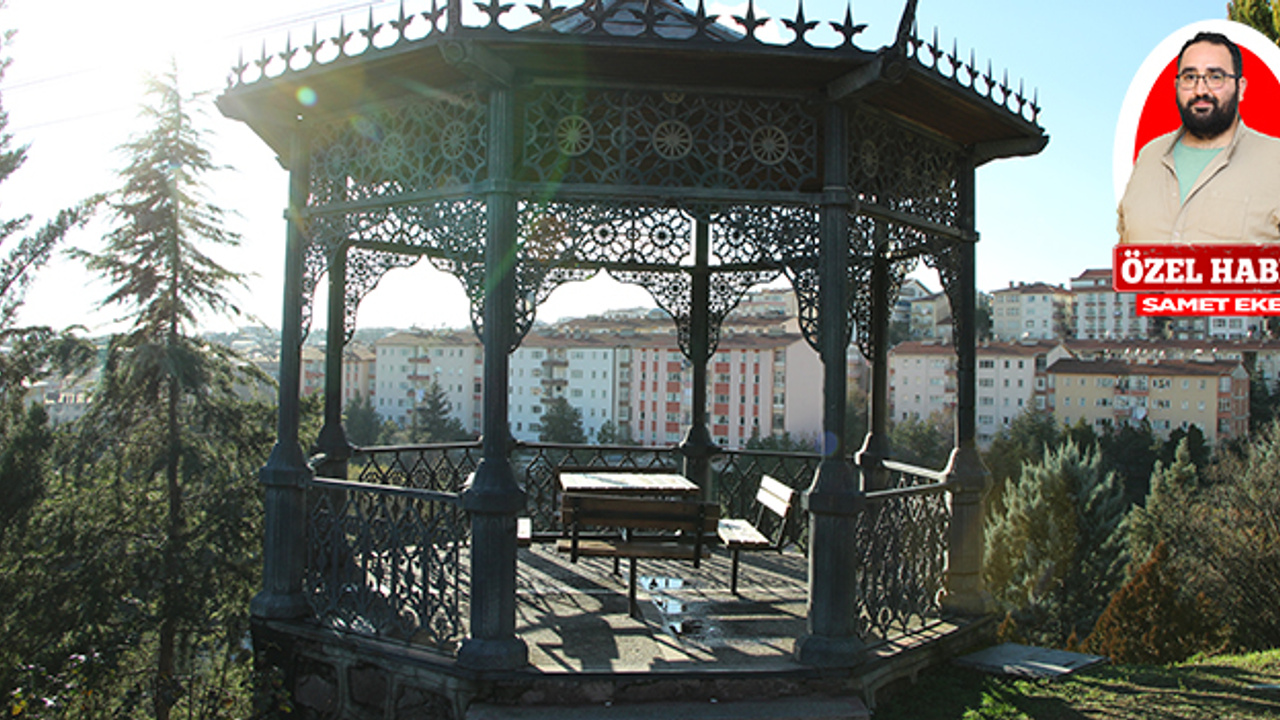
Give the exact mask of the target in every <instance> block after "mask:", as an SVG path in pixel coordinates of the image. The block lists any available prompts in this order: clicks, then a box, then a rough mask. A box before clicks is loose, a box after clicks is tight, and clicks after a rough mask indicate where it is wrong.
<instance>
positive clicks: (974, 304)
mask: <svg viewBox="0 0 1280 720" xmlns="http://www.w3.org/2000/svg"><path fill="white" fill-rule="evenodd" d="M958 184H959V187H958V195H959V209H960V218H959V220H960V228H961V229H962V230H963V231H965V233H966V234H967V235H969V236H970V237H971V238H973V240H974V241H976V239H977V233H976V231H975V226H974V196H975V182H974V164H973V161H972V159H971V158H970V159H967V160H966V161H965V162H964V163H963V165H962V167H961V168H960V172H959V178H958ZM974 241H961V243H962V244H961V245H960V248H959V250H960V252H959V268H958V272H957V273H956V282H957V283H958V284H959V287H958V288H957V289H956V290H955V291H953V292H952V293H950V294H951V295H952V297H955V298H957V299H958V301H959V303H958V304H959V307H958V308H954V310H953V312H952V316H953V317H954V318H955V319H956V323H957V327H956V365H957V375H958V378H957V387H956V395H957V397H956V448H955V450H953V451H952V452H951V460H950V462H949V463H948V464H947V476H948V481H949V482H952V483H954V484H955V485H956V488H955V490H953V491H952V492H951V526H950V529H949V530H948V536H947V576H946V581H945V582H946V588H945V593H944V595H943V600H942V604H943V607H944V608H945V609H947V610H948V611H950V612H954V613H959V614H965V615H980V614H985V613H987V612H990V611H991V607H992V605H991V596H990V595H989V594H988V593H987V591H986V587H985V586H984V584H983V581H982V554H983V538H982V522H983V510H984V505H985V500H986V496H987V493H988V492H989V491H990V489H991V474H990V473H989V472H987V468H986V466H985V465H983V463H982V456H981V455H980V454H979V453H978V443H977V424H976V417H975V412H976V410H977V350H976V346H977V323H976V320H977V312H978V295H977V289H976V288H975V286H974V284H975V279H974V265H975V250H976V242H974Z"/></svg>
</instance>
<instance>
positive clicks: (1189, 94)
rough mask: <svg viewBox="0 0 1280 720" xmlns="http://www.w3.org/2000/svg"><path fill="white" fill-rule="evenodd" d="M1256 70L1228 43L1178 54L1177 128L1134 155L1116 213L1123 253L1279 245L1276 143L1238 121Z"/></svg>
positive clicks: (1194, 40)
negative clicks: (1140, 247) (1164, 247)
mask: <svg viewBox="0 0 1280 720" xmlns="http://www.w3.org/2000/svg"><path fill="white" fill-rule="evenodd" d="M1250 70H1251V68H1249V67H1246V66H1245V64H1244V58H1243V57H1242V53H1241V51H1240V48H1239V46H1237V45H1236V43H1234V42H1232V41H1231V39H1230V38H1228V37H1227V36H1226V35H1225V34H1223V33H1220V32H1210V31H1202V32H1199V33H1197V34H1195V35H1194V36H1192V37H1190V38H1189V39H1187V40H1186V42H1185V44H1183V45H1182V48H1181V51H1180V52H1179V54H1178V60H1177V70H1176V74H1175V75H1174V78H1173V86H1174V87H1173V88H1172V90H1173V93H1172V101H1173V102H1175V103H1176V104H1177V110H1178V116H1179V118H1180V120H1181V126H1180V127H1178V128H1177V129H1176V130H1174V131H1172V132H1169V133H1167V134H1165V135H1162V136H1160V137H1157V138H1155V139H1154V140H1152V141H1150V142H1149V143H1147V144H1146V145H1145V146H1144V147H1143V148H1142V150H1141V151H1140V152H1139V153H1138V158H1137V161H1136V163H1135V164H1134V166H1133V172H1132V174H1131V175H1130V177H1129V182H1128V184H1127V186H1126V187H1125V192H1124V195H1123V197H1122V198H1121V200H1120V205H1119V210H1118V214H1119V217H1118V222H1117V229H1118V231H1119V234H1120V242H1121V243H1125V244H1135V243H1136V244H1163V243H1179V244H1221V243H1275V242H1280V139H1276V138H1273V137H1270V136H1267V135H1264V134H1262V133H1260V132H1258V131H1256V130H1254V129H1253V128H1250V127H1249V126H1248V125H1246V124H1245V123H1244V121H1243V120H1242V119H1241V116H1240V102H1241V100H1242V99H1243V98H1244V96H1245V93H1246V91H1247V90H1248V85H1249V81H1248V73H1249V72H1250ZM1255 71H1256V72H1267V70H1266V68H1265V67H1260V68H1256V69H1255Z"/></svg>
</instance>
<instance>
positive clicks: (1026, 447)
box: [982, 408, 1059, 497]
mask: <svg viewBox="0 0 1280 720" xmlns="http://www.w3.org/2000/svg"><path fill="white" fill-rule="evenodd" d="M1058 441H1059V438H1058V426H1057V423H1056V422H1055V421H1054V419H1053V415H1052V414H1050V413H1047V412H1040V411H1036V410H1032V409H1030V408H1028V409H1027V410H1025V411H1023V412H1022V413H1020V414H1019V415H1018V416H1017V417H1015V418H1014V419H1013V422H1011V423H1009V425H1008V427H1005V428H1002V429H1001V430H1000V432H998V433H996V436H995V438H993V439H992V441H991V446H990V447H989V448H987V451H986V452H985V453H983V456H982V459H983V462H985V463H986V465H987V469H988V470H989V471H991V479H992V481H993V482H994V483H995V494H996V496H997V497H998V496H999V494H1000V493H1001V492H1002V488H1003V487H1004V485H1005V484H1006V483H1008V482H1009V481H1010V480H1013V479H1014V478H1017V477H1018V476H1019V475H1021V474H1022V468H1023V466H1024V465H1028V464H1032V463H1038V462H1040V461H1041V460H1042V459H1043V458H1044V453H1045V450H1047V449H1050V448H1053V447H1056V446H1057V444H1058Z"/></svg>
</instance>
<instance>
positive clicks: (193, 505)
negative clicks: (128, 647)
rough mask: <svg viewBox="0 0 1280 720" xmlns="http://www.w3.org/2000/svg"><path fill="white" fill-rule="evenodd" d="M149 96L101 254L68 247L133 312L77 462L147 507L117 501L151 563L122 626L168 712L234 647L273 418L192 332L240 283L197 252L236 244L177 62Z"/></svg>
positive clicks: (240, 369)
mask: <svg viewBox="0 0 1280 720" xmlns="http://www.w3.org/2000/svg"><path fill="white" fill-rule="evenodd" d="M147 92H148V97H149V99H150V104H148V105H146V106H145V107H144V108H143V118H144V120H145V121H146V122H147V123H148V124H149V126H148V128H147V129H146V131H145V132H143V133H142V134H140V135H137V136H135V137H134V138H133V139H132V140H130V141H129V142H127V143H126V144H125V145H123V146H122V150H123V151H124V152H125V153H126V154H127V156H128V163H127V165H126V167H125V168H124V169H123V170H122V171H121V173H120V175H121V178H122V180H123V186H122V187H121V188H120V189H119V190H118V191H117V192H116V193H115V194H113V195H112V198H111V208H112V210H113V211H114V217H115V221H116V223H115V226H114V229H112V230H111V232H110V233H109V234H108V235H107V236H106V238H105V241H106V244H105V248H104V250H103V251H102V252H101V253H90V252H86V251H77V252H76V253H75V254H76V256H78V257H79V258H81V259H82V260H83V261H84V262H85V264H86V265H87V267H88V268H89V269H91V270H94V271H97V272H99V273H101V274H102V275H103V276H105V277H106V278H107V280H108V281H109V282H111V283H112V284H113V286H114V287H113V289H112V291H111V292H110V294H109V295H108V296H107V298H106V299H105V300H104V301H103V305H119V306H123V307H124V308H125V309H126V313H127V317H129V318H130V319H131V320H132V326H131V328H130V330H129V332H127V333H125V334H123V335H119V336H116V337H114V338H112V340H111V343H110V345H109V347H108V349H107V357H106V365H105V368H104V370H103V377H102V381H101V383H100V386H99V388H98V390H97V392H96V394H95V397H94V402H93V404H92V405H91V410H90V412H89V414H88V415H87V416H86V418H85V419H84V423H83V427H82V436H81V438H80V441H79V449H80V450H81V452H82V455H81V458H82V460H83V461H84V464H82V465H80V466H79V467H80V469H81V471H82V472H88V473H92V474H93V476H94V477H95V478H96V479H98V480H102V479H103V478H104V477H107V478H109V479H110V481H111V482H112V483H115V484H118V485H125V486H128V487H129V496H128V497H129V500H131V501H132V502H135V503H136V502H141V503H145V504H146V505H147V509H146V510H144V511H142V512H137V509H136V508H131V507H128V506H127V505H121V506H120V511H121V512H124V513H128V514H129V515H128V518H129V521H130V522H131V523H136V524H134V525H133V531H134V532H138V533H142V534H143V537H144V538H147V541H146V542H143V543H142V545H143V546H142V547H138V548H131V549H129V552H131V553H133V554H134V555H135V556H143V557H149V559H150V560H151V561H152V562H153V563H154V566H153V567H151V568H149V569H148V571H146V572H145V573H144V574H143V575H142V577H140V578H132V581H133V583H135V586H134V587H132V588H131V590H130V592H131V594H132V595H133V598H134V601H135V602H136V603H137V605H136V607H137V608H138V609H139V610H141V611H142V613H143V616H142V618H141V619H140V622H139V623H138V624H136V625H135V626H134V630H135V632H137V633H139V634H141V635H142V636H143V637H147V638H151V637H154V640H153V644H152V641H148V642H146V643H139V644H138V645H137V646H135V647H134V648H133V649H134V650H143V652H144V653H145V655H146V657H145V658H140V657H131V658H130V660H131V661H132V662H139V661H141V662H143V663H145V665H144V667H147V668H148V670H147V674H148V675H150V681H149V682H147V683H140V684H138V685H137V686H136V687H138V688H140V690H139V692H141V693H142V694H144V695H146V696H148V701H149V702H150V704H151V706H152V707H153V710H154V713H155V716H156V717H157V718H159V719H160V720H166V719H167V718H168V717H169V715H170V712H171V710H172V709H173V708H174V707H175V705H176V704H177V703H179V702H180V701H183V702H187V703H195V702H197V701H203V699H204V698H203V697H197V694H196V693H195V690H196V688H195V687H194V686H193V684H192V683H193V682H194V679H195V678H196V677H198V674H199V672H200V667H199V665H200V663H202V662H206V661H208V660H209V659H210V658H211V657H215V658H216V657H219V653H223V657H227V654H228V653H233V652H235V648H236V647H237V645H238V643H239V641H240V637H239V636H238V635H237V633H243V630H244V628H243V626H242V624H237V623H235V622H228V618H227V617H225V616H224V613H225V612H226V607H225V606H223V605H221V604H220V603H221V602H226V603H228V604H230V603H234V604H235V608H234V611H233V612H239V610H240V608H241V607H244V605H240V603H241V602H242V601H243V602H245V603H246V604H247V596H246V597H243V598H241V597H239V594H244V592H243V591H244V590H245V589H246V588H245V586H244V583H242V582H236V581H244V580H251V576H252V571H251V570H249V569H247V568H248V567H251V566H252V565H251V562H252V559H251V557H249V555H250V552H251V550H250V549H251V548H252V546H253V545H252V543H253V542H255V540H253V539H251V537H245V533H246V527H245V524H244V523H245V521H246V520H248V519H249V518H251V517H252V516H253V513H252V512H250V510H249V509H248V508H249V507H255V506H256V503H255V502H254V499H255V498H254V492H253V488H252V485H251V480H249V478H251V477H252V469H253V468H256V467H258V466H260V465H261V461H262V456H263V455H264V454H265V450H266V449H267V447H269V441H270V438H269V437H266V436H265V435H266V433H264V432H263V429H264V428H269V427H270V422H269V420H267V417H266V416H263V415H262V414H260V412H259V409H255V408H252V407H250V406H246V405H245V404H244V403H242V402H241V401H239V400H238V398H237V397H236V395H235V392H234V386H235V384H236V383H237V382H242V381H248V380H249V379H250V377H251V376H254V375H255V373H254V371H253V370H252V366H249V365H248V364H247V363H242V362H240V361H238V359H237V358H235V356H234V355H233V354H232V353H231V352H230V351H229V350H227V349H226V348H223V347H218V346H212V345H209V344H207V343H205V342H203V341H202V340H200V339H199V338H197V337H196V336H194V335H193V330H194V328H193V326H194V325H195V323H196V321H197V319H198V317H199V316H200V315H201V314H203V313H228V312H230V313H236V314H238V310H237V308H236V307H235V306H234V305H233V304H232V303H231V302H230V301H228V299H227V297H226V295H225V291H226V288H227V286H228V285H230V284H235V283H239V282H241V276H240V275H239V274H238V273H235V272H232V271H230V270H228V269H226V268H224V267H222V266H221V265H219V264H218V263H217V262H216V261H215V260H213V259H212V258H211V257H210V256H209V255H207V254H206V253H205V250H204V248H205V247H206V246H214V245H234V244H237V243H238V241H239V238H238V237H237V236H236V235H235V234H234V233H231V232H229V231H228V230H227V229H225V227H224V226H223V220H224V217H225V212H224V211H223V210H222V209H220V208H218V207H217V206H215V205H212V204H210V203H209V202H207V201H206V200H205V199H204V198H203V195H202V193H203V189H204V188H203V185H202V179H203V177H204V176H205V175H206V174H207V173H209V172H211V171H214V170H217V169H219V168H218V166H216V165H215V164H214V163H213V161H212V159H211V156H210V154H209V151H208V149H207V148H206V147H205V145H204V138H203V136H202V134H201V132H200V131H199V130H198V129H197V127H196V124H195V122H194V121H193V116H192V114H191V113H192V108H193V107H194V101H195V98H191V97H187V96H184V95H183V94H182V93H181V91H180V89H179V86H178V80H177V75H176V71H175V70H170V71H169V72H168V73H167V74H166V75H164V76H162V77H158V78H153V79H152V80H151V81H150V82H149V84H148V88H147ZM259 378H260V375H259V376H257V377H256V378H255V379H259ZM264 421H265V422H264ZM246 486H248V487H246ZM155 500H159V501H160V503H159V504H158V507H159V508H161V510H160V511H159V512H153V509H154V508H155V507H157V505H156V504H155V503H154V501H155ZM255 534H256V533H255ZM241 542H245V543H246V544H245V545H240V544H239V543H241ZM218 571H221V572H222V573H224V574H223V575H222V576H221V577H219V576H218V575H217V574H216V573H217V572H218ZM250 587H251V586H250ZM228 593H230V596H228ZM144 648H145V649H144ZM215 648H218V649H217V650H215ZM205 709H207V708H205Z"/></svg>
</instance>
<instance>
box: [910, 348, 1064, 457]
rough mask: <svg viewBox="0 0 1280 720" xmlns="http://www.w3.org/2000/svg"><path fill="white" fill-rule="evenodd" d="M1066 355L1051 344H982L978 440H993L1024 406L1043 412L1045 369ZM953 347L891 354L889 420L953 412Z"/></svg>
mask: <svg viewBox="0 0 1280 720" xmlns="http://www.w3.org/2000/svg"><path fill="white" fill-rule="evenodd" d="M1059 354H1060V355H1065V354H1066V352H1065V351H1062V350H1057V349H1055V345H1054V344H1053V343H1049V342H1034V343H998V342H993V343H984V344H982V345H980V346H978V347H977V348H976V355H977V362H978V367H977V372H976V376H977V389H976V390H977V392H976V401H977V412H976V420H977V428H976V430H977V440H978V442H979V443H982V444H984V445H985V444H986V443H989V442H991V440H992V439H993V438H994V437H995V435H996V433H998V432H999V431H1000V430H1001V429H1002V428H1004V427H1007V426H1008V425H1009V423H1011V422H1013V419H1014V418H1016V417H1017V416H1018V415H1019V414H1021V413H1023V412H1025V411H1026V410H1027V409H1028V408H1035V409H1037V410H1043V409H1044V408H1045V393H1046V385H1045V367H1046V365H1047V363H1048V362H1049V359H1050V358H1054V357H1056V356H1057V355H1059ZM957 380H958V377H957V372H956V355H955V348H953V347H951V346H950V345H946V344H942V343H934V342H906V343H900V344H899V345H898V346H897V347H895V348H893V350H891V351H889V397H890V404H891V414H890V417H891V418H892V419H893V420H894V421H898V422H901V421H903V420H908V419H911V418H917V419H926V418H929V417H930V416H932V415H934V414H935V413H942V414H946V415H949V414H951V413H953V412H955V406H956V402H957V396H956V390H957Z"/></svg>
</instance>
